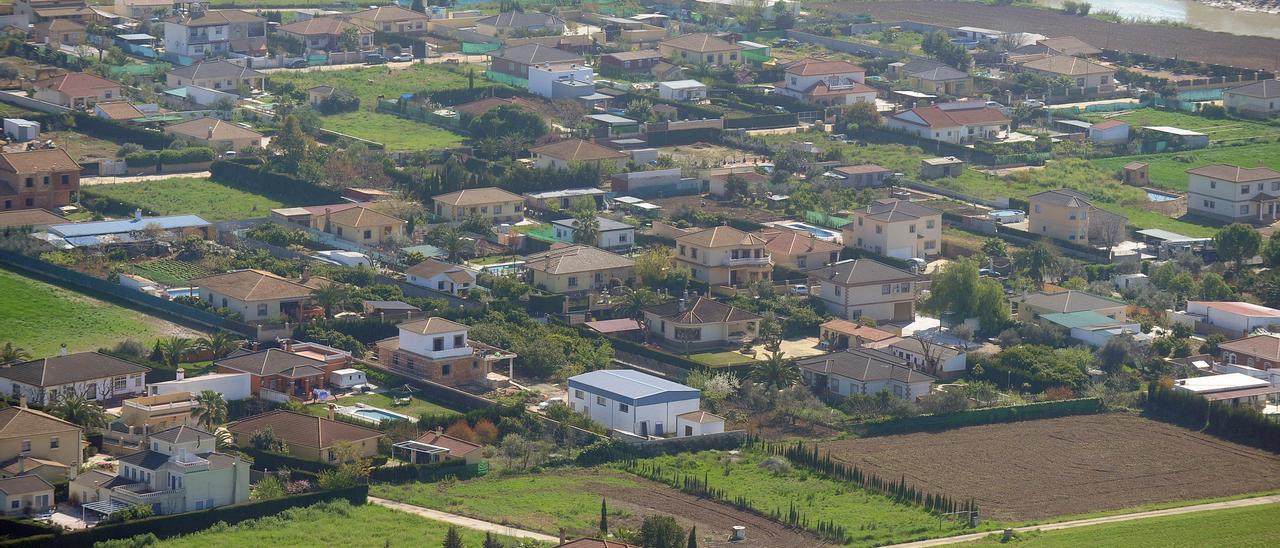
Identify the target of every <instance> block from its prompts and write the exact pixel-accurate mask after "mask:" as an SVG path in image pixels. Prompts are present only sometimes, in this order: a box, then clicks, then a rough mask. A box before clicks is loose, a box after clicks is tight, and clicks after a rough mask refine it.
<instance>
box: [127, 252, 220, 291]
mask: <svg viewBox="0 0 1280 548" xmlns="http://www.w3.org/2000/svg"><path fill="white" fill-rule="evenodd" d="M128 272H129V273H130V274H137V275H139V276H142V277H144V278H147V279H149V280H151V281H153V282H159V283H162V284H165V285H169V286H174V285H183V284H185V283H187V280H190V279H192V278H199V277H201V276H208V275H209V274H212V272H209V271H208V270H205V269H204V268H201V267H200V266H199V265H196V264H193V263H189V262H186V261H179V260H176V259H152V260H150V261H146V262H142V263H138V264H134V265H129V269H128Z"/></svg>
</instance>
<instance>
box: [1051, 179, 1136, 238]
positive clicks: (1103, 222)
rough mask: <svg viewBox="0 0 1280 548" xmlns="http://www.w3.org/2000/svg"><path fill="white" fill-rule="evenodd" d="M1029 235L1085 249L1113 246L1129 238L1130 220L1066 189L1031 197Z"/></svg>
mask: <svg viewBox="0 0 1280 548" xmlns="http://www.w3.org/2000/svg"><path fill="white" fill-rule="evenodd" d="M1027 203H1028V204H1029V206H1030V211H1029V212H1027V231H1028V232H1032V233H1035V234H1039V235H1042V236H1048V237H1050V238H1053V239H1055V240H1059V241H1064V242H1068V243H1076V244H1081V245H1105V246H1113V245H1115V244H1117V243H1119V242H1121V241H1123V240H1124V238H1125V227H1126V226H1127V225H1128V223H1129V220H1128V219H1127V218H1125V217H1123V216H1120V215H1117V214H1115V213H1111V212H1110V211H1106V210H1104V209H1100V208H1097V207H1094V205H1093V204H1092V203H1090V202H1089V200H1088V199H1087V197H1086V196H1085V195H1084V194H1081V193H1079V192H1076V191H1074V190H1071V189H1067V188H1062V189H1057V190H1046V191H1044V192H1040V193H1036V194H1032V195H1031V196H1028V197H1027Z"/></svg>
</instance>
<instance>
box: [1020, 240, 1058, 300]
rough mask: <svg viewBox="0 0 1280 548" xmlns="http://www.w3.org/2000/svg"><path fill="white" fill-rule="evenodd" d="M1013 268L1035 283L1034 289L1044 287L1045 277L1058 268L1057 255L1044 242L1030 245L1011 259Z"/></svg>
mask: <svg viewBox="0 0 1280 548" xmlns="http://www.w3.org/2000/svg"><path fill="white" fill-rule="evenodd" d="M1013 264H1014V267H1015V268H1016V269H1017V270H1018V271H1019V272H1021V273H1023V274H1025V275H1026V276H1027V277H1028V278H1031V280H1032V281H1034V282H1036V289H1037V290H1038V289H1040V287H1041V286H1043V285H1044V280H1045V275H1046V274H1048V273H1049V272H1052V271H1053V270H1054V269H1056V268H1057V266H1058V254H1057V252H1055V251H1054V250H1053V248H1052V247H1049V244H1048V243H1045V241H1044V240H1040V241H1037V242H1036V243H1034V244H1031V247H1029V248H1027V249H1025V250H1023V251H1021V252H1019V253H1017V254H1015V255H1014V257H1013Z"/></svg>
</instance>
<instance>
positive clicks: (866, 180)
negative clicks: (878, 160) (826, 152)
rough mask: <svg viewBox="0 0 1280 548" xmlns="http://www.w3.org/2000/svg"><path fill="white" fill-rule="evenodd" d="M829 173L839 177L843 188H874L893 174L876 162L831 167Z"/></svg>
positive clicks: (881, 184)
mask: <svg viewBox="0 0 1280 548" xmlns="http://www.w3.org/2000/svg"><path fill="white" fill-rule="evenodd" d="M830 174H832V175H834V176H835V178H837V179H839V180H840V186H843V187H845V188H874V187H880V186H884V185H885V184H886V181H885V179H887V178H888V177H889V176H890V175H893V171H891V170H890V169H889V168H887V167H884V166H878V165H876V164H861V165H856V166H840V167H837V168H833V169H832V170H831V171H830Z"/></svg>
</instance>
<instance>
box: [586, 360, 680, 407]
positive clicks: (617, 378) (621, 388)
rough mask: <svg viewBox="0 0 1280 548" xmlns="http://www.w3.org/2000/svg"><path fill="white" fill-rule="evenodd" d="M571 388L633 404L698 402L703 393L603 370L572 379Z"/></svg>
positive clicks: (635, 373)
mask: <svg viewBox="0 0 1280 548" xmlns="http://www.w3.org/2000/svg"><path fill="white" fill-rule="evenodd" d="M569 388H571V389H573V388H581V389H583V390H586V391H588V392H591V393H592V394H599V395H602V396H605V397H608V398H609V399H612V400H621V401H631V402H632V405H648V404H656V403H667V402H673V401H682V400H688V399H697V398H699V397H700V392H699V391H698V390H697V389H696V388H689V387H688V386H685V385H683V384H680V383H676V382H671V381H669V380H666V379H660V378H658V377H655V376H653V375H648V374H645V373H641V372H639V371H635V370H631V369H601V370H598V371H591V372H589V373H583V374H581V375H575V376H572V377H569Z"/></svg>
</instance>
